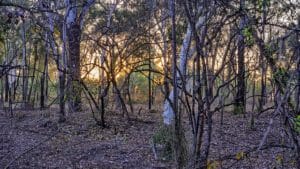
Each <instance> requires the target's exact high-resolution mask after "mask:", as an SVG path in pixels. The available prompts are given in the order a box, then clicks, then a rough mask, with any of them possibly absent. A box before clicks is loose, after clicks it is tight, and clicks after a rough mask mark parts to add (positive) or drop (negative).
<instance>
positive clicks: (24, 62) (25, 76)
mask: <svg viewBox="0 0 300 169" xmlns="http://www.w3.org/2000/svg"><path fill="white" fill-rule="evenodd" d="M25 24H26V23H25V21H24V19H23V24H22V43H23V47H22V66H23V68H22V73H23V74H22V80H23V83H22V102H23V107H24V108H25V107H26V104H27V94H28V93H27V92H28V68H27V66H28V65H27V57H26V55H27V54H26V27H25Z"/></svg>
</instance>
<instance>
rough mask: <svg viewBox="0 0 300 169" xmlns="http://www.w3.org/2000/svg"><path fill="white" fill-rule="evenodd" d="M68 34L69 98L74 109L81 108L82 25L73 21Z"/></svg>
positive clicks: (68, 28)
mask: <svg viewBox="0 0 300 169" xmlns="http://www.w3.org/2000/svg"><path fill="white" fill-rule="evenodd" d="M67 36H68V44H69V48H68V53H69V56H68V72H69V74H68V89H69V90H68V99H69V106H70V108H71V110H72V111H80V110H81V92H82V89H81V86H80V83H79V82H80V78H81V74H80V37H81V29H80V25H78V24H76V23H73V24H71V25H69V27H67Z"/></svg>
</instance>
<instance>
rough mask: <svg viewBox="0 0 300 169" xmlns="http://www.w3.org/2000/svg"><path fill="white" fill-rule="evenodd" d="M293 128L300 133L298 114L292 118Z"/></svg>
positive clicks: (299, 116)
mask: <svg viewBox="0 0 300 169" xmlns="http://www.w3.org/2000/svg"><path fill="white" fill-rule="evenodd" d="M294 128H295V130H296V132H298V133H300V115H298V116H297V117H295V118H294Z"/></svg>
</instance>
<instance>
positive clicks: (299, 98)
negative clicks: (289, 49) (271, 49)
mask: <svg viewBox="0 0 300 169" xmlns="http://www.w3.org/2000/svg"><path fill="white" fill-rule="evenodd" d="M298 28H300V16H298ZM296 39H300V35H299V32H297V34H296ZM297 44H298V45H296V48H295V50H296V52H295V53H296V58H298V62H297V85H298V86H297V91H296V99H295V100H296V112H297V115H300V59H299V58H300V42H299V41H297ZM299 165H300V164H299Z"/></svg>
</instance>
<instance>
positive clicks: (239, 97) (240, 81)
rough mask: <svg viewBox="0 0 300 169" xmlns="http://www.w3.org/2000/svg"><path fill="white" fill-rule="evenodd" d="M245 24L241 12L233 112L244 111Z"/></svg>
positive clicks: (241, 3)
mask: <svg viewBox="0 0 300 169" xmlns="http://www.w3.org/2000/svg"><path fill="white" fill-rule="evenodd" d="M240 8H241V9H244V8H245V0H240ZM245 26H246V16H244V14H242V16H241V21H240V26H239V36H238V74H237V93H236V96H235V108H234V113H236V114H243V113H245V106H246V104H245V98H246V83H245V56H244V53H245V37H244V35H243V30H244V28H245Z"/></svg>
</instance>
